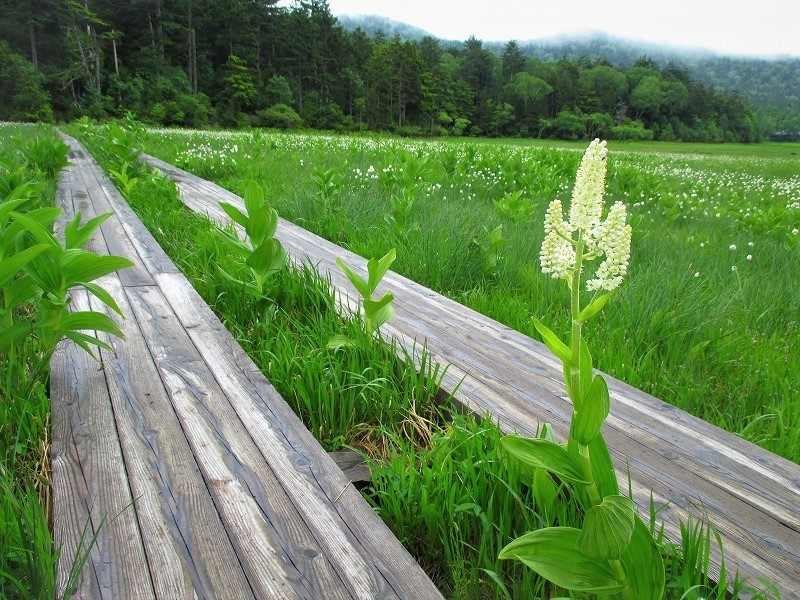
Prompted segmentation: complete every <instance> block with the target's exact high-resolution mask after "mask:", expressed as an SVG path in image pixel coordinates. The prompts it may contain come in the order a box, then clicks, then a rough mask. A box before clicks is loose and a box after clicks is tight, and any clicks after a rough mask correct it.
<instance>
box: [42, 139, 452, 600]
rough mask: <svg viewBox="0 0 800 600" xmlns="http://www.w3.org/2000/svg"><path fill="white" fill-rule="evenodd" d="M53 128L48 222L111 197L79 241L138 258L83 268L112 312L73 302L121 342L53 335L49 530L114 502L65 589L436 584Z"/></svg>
mask: <svg viewBox="0 0 800 600" xmlns="http://www.w3.org/2000/svg"><path fill="white" fill-rule="evenodd" d="M68 142H69V144H70V146H71V148H72V152H71V160H72V161H73V162H74V163H75V165H74V166H73V167H70V168H69V169H68V170H67V172H65V174H64V175H63V177H62V181H61V185H60V186H59V189H58V199H57V201H58V203H59V205H60V206H62V207H63V209H64V214H63V215H62V218H61V219H60V221H59V224H58V228H59V229H63V226H64V224H65V223H66V222H67V221H68V220H69V218H70V217H71V215H73V214H74V213H76V212H77V211H81V213H82V215H83V216H84V219H86V218H89V217H91V216H94V215H96V214H102V213H104V212H108V211H113V212H114V213H115V214H114V216H113V217H111V218H110V219H109V220H108V221H106V224H108V226H106V224H104V226H103V227H101V228H100V229H99V230H98V231H97V233H96V235H95V236H94V238H93V239H92V240H91V241H90V242H89V244H88V247H89V248H90V249H92V250H94V251H96V252H100V253H107V252H112V253H116V254H119V255H122V256H126V257H127V258H129V259H131V260H132V261H134V262H135V263H136V265H137V270H136V272H135V273H133V274H131V275H129V276H127V277H125V276H123V275H122V273H120V274H111V275H108V276H106V277H104V278H102V279H101V280H99V281H98V283H100V284H101V285H102V286H103V287H104V288H105V289H106V290H108V291H109V292H110V293H111V295H112V296H113V297H114V298H115V299H116V300H117V302H118V304H119V305H120V308H121V309H122V311H123V313H124V314H125V315H126V316H127V319H125V320H122V319H121V318H120V317H119V316H118V315H116V314H113V313H111V311H110V310H109V309H108V308H107V307H105V306H104V305H102V303H100V302H99V301H97V300H96V299H90V298H89V297H88V295H87V294H86V293H81V292H79V293H77V294H76V298H77V299H76V301H75V302H74V308H75V309H84V310H85V309H88V308H90V307H91V308H92V309H94V310H101V311H104V312H105V313H106V314H109V316H111V317H112V318H113V319H115V321H116V322H117V323H118V324H119V325H120V327H121V329H122V330H123V332H124V334H125V340H121V339H117V338H111V337H110V336H107V335H105V334H100V335H99V337H100V338H101V339H102V340H103V341H105V342H106V343H108V344H109V345H110V346H111V349H110V350H102V351H101V353H100V357H101V359H102V365H100V364H98V363H96V362H91V363H90V362H89V359H88V358H87V357H86V355H85V354H83V353H82V352H81V351H79V350H78V349H76V348H75V347H74V346H69V345H66V346H65V347H64V348H62V349H59V352H58V353H56V355H55V356H54V358H53V362H52V368H53V377H52V384H53V388H52V390H53V392H52V393H53V394H54V396H53V419H54V438H53V439H54V447H53V472H54V478H55V480H54V497H55V499H56V500H55V503H54V505H55V507H56V508H55V509H56V524H55V527H56V535H57V539H58V540H59V541H60V543H63V545H64V548H65V551H71V552H74V551H75V549H76V548H77V545H78V540H79V538H80V534H81V531H82V530H83V523H88V536H89V537H91V535H92V534H93V532H94V531H95V530H97V529H98V527H99V523H100V520H101V518H102V517H101V515H102V514H105V513H106V512H108V509H109V507H116V506H117V505H118V504H119V500H118V497H122V498H127V499H128V503H129V504H130V507H129V511H128V512H127V513H125V512H123V513H122V514H120V516H119V517H117V519H115V520H114V521H113V523H112V524H113V525H114V526H113V527H108V528H106V525H105V524H104V525H103V528H101V529H100V535H99V540H98V544H97V546H96V548H94V549H93V551H92V554H91V556H90V560H89V563H88V565H87V568H86V569H84V571H83V573H82V575H81V577H80V578H79V581H78V588H77V595H76V597H81V598H83V597H86V598H107V597H114V598H176V599H177V598H237V599H239V598H243V599H246V598H253V597H254V598H265V599H266V598H310V599H313V598H323V597H324V598H334V599H336V598H364V599H366V598H409V599H411V598H440V597H441V595H440V594H439V592H438V590H436V588H435V587H434V586H433V584H432V583H431V581H430V580H429V579H428V578H427V577H426V576H425V574H424V572H423V571H422V570H421V569H420V568H419V566H418V565H417V564H416V563H415V562H414V561H413V559H412V558H411V556H410V555H409V554H408V552H407V551H406V550H405V549H404V548H403V547H402V545H401V544H400V543H399V542H398V541H397V539H396V538H394V536H393V535H392V534H391V532H390V531H389V530H388V528H386V526H385V525H384V524H383V523H382V522H381V521H380V519H379V518H378V517H377V515H375V513H374V511H373V510H372V509H371V508H370V506H369V505H368V504H367V503H366V502H365V501H364V499H363V498H362V497H361V495H360V494H359V493H358V492H357V491H356V490H355V489H354V488H353V486H352V485H350V482H349V480H348V479H346V478H345V476H344V475H343V474H342V472H341V470H340V469H338V468H337V467H336V465H335V463H334V462H333V461H332V460H331V459H330V458H329V457H328V455H327V454H326V453H325V452H324V450H323V449H322V448H321V447H320V446H319V444H318V443H317V442H316V441H315V440H314V439H313V437H312V436H311V434H310V433H308V431H307V430H305V428H304V427H303V425H302V423H300V421H299V419H297V417H296V416H295V415H294V414H293V413H292V412H291V410H290V409H289V407H288V405H287V404H286V403H285V402H284V401H283V399H282V398H280V396H279V395H278V394H277V393H276V392H275V390H274V389H273V388H272V387H271V386H270V385H269V383H268V382H267V381H266V380H265V379H264V377H263V376H262V375H261V374H260V373H257V372H256V369H255V366H254V365H253V364H252V362H250V361H249V359H247V357H246V356H245V355H244V353H243V351H242V350H241V348H240V347H239V346H238V344H236V342H235V341H234V340H233V338H232V337H231V336H230V334H229V333H228V332H227V331H226V330H225V329H224V327H223V326H222V325H221V323H219V321H218V320H217V319H216V317H214V315H213V313H212V312H211V310H210V309H209V308H208V306H207V305H205V304H204V303H203V302H202V300H201V299H200V298H199V296H197V294H196V293H195V292H194V290H193V289H192V288H191V285H190V284H189V282H188V281H186V279H185V278H184V277H183V276H182V275H179V274H178V271H177V269H176V268H175V266H174V265H173V264H172V263H171V261H170V260H169V259H168V257H167V256H166V254H164V252H163V250H162V249H161V248H160V247H158V244H156V243H155V240H154V239H153V238H152V236H151V235H150V234H149V232H147V231H146V229H145V228H144V227H143V225H142V224H141V222H140V221H139V220H138V218H136V216H135V214H134V213H133V212H132V211H131V210H130V208H129V207H128V206H127V204H126V203H125V202H124V200H123V199H122V198H121V196H120V195H119V194H118V192H116V190H114V189H113V186H111V184H110V182H109V181H108V179H107V178H105V176H104V175H103V174H102V171H100V169H99V167H98V166H97V164H96V163H95V162H94V161H93V160H92V159H91V157H90V156H89V155H88V154H87V153H86V152H85V151H84V150H83V149H82V147H81V146H80V144H78V143H77V142H76V141H75V140H71V139H70V140H68ZM181 310H183V311H185V314H182V315H181V314H176V311H177V312H179V311H181ZM206 342H209V343H210V345H209V346H204V345H203V344H204V343H206ZM221 355H222V356H221ZM92 367H93V368H92ZM87 398H90V399H91V401H90V402H87ZM90 408H91V410H90ZM87 410H88V411H89V414H90V416H91V418H88V419H87V418H86V415H85V414H84V413H86V411H87ZM95 413H97V415H95ZM94 438H98V439H97V440H95V439H94ZM89 442H91V443H89ZM97 447H99V448H100V450H101V453H100V454H96V453H94V454H93V450H94V449H95V448H97ZM112 480H113V481H114V482H115V485H111V484H110V483H109V481H112ZM102 511H105V512H102ZM123 517H124V518H123ZM125 541H127V543H128V545H129V546H130V548H127V547H125V546H124V545H123V542H125ZM64 564H65V563H62V564H61V565H59V572H58V573H57V577H58V581H59V589H60V590H63V589H64V585H65V583H66V579H67V577H68V570H67V569H66V568H65V567H64ZM129 569H131V572H130V573H128V572H127V571H128V570H129Z"/></svg>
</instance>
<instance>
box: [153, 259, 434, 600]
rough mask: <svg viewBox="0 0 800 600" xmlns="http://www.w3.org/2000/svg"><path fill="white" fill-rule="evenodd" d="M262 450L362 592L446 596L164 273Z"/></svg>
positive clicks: (161, 279)
mask: <svg viewBox="0 0 800 600" xmlns="http://www.w3.org/2000/svg"><path fill="white" fill-rule="evenodd" d="M156 279H157V281H158V283H159V286H160V287H161V289H162V291H163V293H164V296H165V297H166V298H167V299H168V301H169V303H170V304H171V305H172V307H173V308H174V310H175V312H176V314H177V315H178V317H179V318H180V319H181V322H182V325H183V327H184V328H185V329H186V331H187V332H188V333H189V335H190V336H191V338H192V340H193V341H194V343H195V346H196V347H197V348H198V350H199V351H200V352H201V354H202V355H203V358H204V360H205V361H206V362H207V364H208V365H209V367H210V368H211V370H212V372H213V373H214V376H215V378H216V379H217V381H218V382H219V384H220V387H221V388H222V389H223V390H224V391H225V394H226V395H227V396H228V397H229V398H230V400H231V405H232V406H233V408H234V409H235V410H236V412H237V414H238V415H239V418H240V419H241V421H242V423H244V425H245V426H246V427H247V429H248V431H249V432H250V435H251V436H252V438H253V440H254V441H255V443H256V444H257V446H258V448H259V450H260V451H261V454H262V455H263V456H264V458H265V460H266V461H267V463H268V464H269V465H270V467H271V468H272V471H273V472H274V473H275V475H276V477H277V478H278V479H279V480H280V482H281V485H282V486H283V488H284V490H286V493H287V494H288V495H290V496H291V497H292V500H293V503H294V505H295V506H296V507H297V509H298V511H299V512H300V513H301V514H302V515H303V517H304V519H305V521H306V523H307V524H308V525H309V527H310V528H311V530H312V532H313V534H314V537H315V538H316V539H317V542H318V543H319V544H320V546H321V547H322V548H324V551H325V553H326V555H327V556H328V558H329V559H330V560H331V562H332V564H333V565H334V568H335V569H336V570H337V572H338V573H339V574H340V577H341V579H342V580H343V581H344V583H345V585H347V586H348V588H349V590H350V593H351V594H352V595H353V597H356V598H372V597H394V596H399V597H402V598H440V597H441V595H440V594H439V592H438V590H436V588H435V587H434V586H433V584H432V583H431V581H430V580H429V579H428V578H427V576H426V575H425V574H424V572H423V571H422V569H420V567H419V565H418V564H417V563H416V562H415V561H414V560H413V558H412V557H411V556H410V555H409V554H408V552H407V551H406V550H405V548H403V546H402V545H401V544H400V543H399V542H398V541H397V539H396V538H395V537H394V536H393V534H392V533H391V532H390V531H389V529H388V528H387V527H386V525H385V524H384V523H383V522H382V521H381V520H380V518H378V516H377V515H376V514H375V512H374V511H373V510H372V509H371V508H370V507H369V505H368V504H367V503H366V501H365V500H364V499H363V497H362V496H361V494H360V493H359V492H358V491H357V490H356V489H355V488H354V487H353V486H352V485H351V484H350V482H349V480H347V479H346V478H345V477H344V475H343V474H342V472H341V470H339V469H338V468H336V466H335V464H334V463H333V461H332V460H331V458H330V457H329V456H328V455H327V453H326V452H325V451H324V450H323V449H322V448H321V447H320V446H319V444H318V443H317V442H316V440H314V438H313V437H312V436H311V434H310V433H309V432H308V430H307V429H306V428H305V426H304V425H303V424H302V422H300V420H299V419H298V418H297V416H296V415H295V414H294V413H293V412H292V411H291V409H290V408H289V406H288V405H287V404H286V402H285V401H284V400H283V399H282V398H281V397H280V396H279V395H278V394H277V392H275V390H274V389H273V388H272V386H270V385H269V383H268V382H267V381H266V379H264V377H263V376H262V375H261V374H260V373H259V372H258V369H257V367H256V366H255V364H253V362H252V360H250V358H249V357H248V356H247V355H246V354H245V353H244V352H243V351H242V350H241V347H240V346H239V345H238V344H237V343H236V342H235V341H234V340H233V338H232V337H231V336H230V334H229V333H228V332H227V330H226V329H225V328H224V326H223V325H222V324H221V323H220V322H219V320H218V319H217V318H216V317H215V316H214V314H213V312H212V311H211V310H210V309H209V308H208V306H207V305H206V304H205V303H203V302H202V301H201V300H200V298H199V296H198V295H197V293H196V292H195V291H194V289H193V288H192V287H191V285H190V284H189V282H188V281H186V279H185V278H184V277H183V276H176V275H171V274H164V275H159V276H157V277H156Z"/></svg>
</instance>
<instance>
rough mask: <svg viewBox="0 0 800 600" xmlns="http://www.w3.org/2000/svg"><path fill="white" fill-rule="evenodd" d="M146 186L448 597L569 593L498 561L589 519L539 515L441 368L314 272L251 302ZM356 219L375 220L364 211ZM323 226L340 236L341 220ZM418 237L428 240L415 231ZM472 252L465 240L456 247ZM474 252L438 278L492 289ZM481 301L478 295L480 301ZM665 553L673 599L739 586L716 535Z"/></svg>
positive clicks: (165, 229)
mask: <svg viewBox="0 0 800 600" xmlns="http://www.w3.org/2000/svg"><path fill="white" fill-rule="evenodd" d="M139 177H140V183H139V184H137V186H135V187H134V188H133V191H132V194H131V203H132V205H133V206H134V209H135V210H136V211H137V212H138V213H139V215H140V216H141V217H142V218H143V220H144V221H145V224H146V225H147V226H148V228H149V229H150V230H151V231H153V233H154V234H155V235H156V237H157V239H158V240H159V243H161V244H162V246H163V247H164V248H165V249H166V250H167V252H168V253H169V254H170V256H171V257H172V259H173V260H174V261H175V262H176V264H178V266H179V267H180V268H181V269H182V270H183V271H184V272H185V273H186V274H187V276H188V277H189V279H190V280H191V281H192V282H193V283H194V285H195V287H196V288H197V289H198V291H199V292H200V293H201V295H202V296H203V297H204V298H205V299H206V301H207V302H209V304H210V305H211V306H212V307H213V308H214V310H215V311H217V313H218V314H219V315H220V317H221V318H222V319H223V321H224V322H225V324H226V326H227V327H228V328H229V329H230V330H231V331H232V332H233V333H234V335H235V336H236V337H237V338H238V339H239V340H240V342H241V343H242V345H243V347H244V348H245V349H246V351H247V352H248V353H249V354H250V355H251V356H252V357H253V358H254V360H255V361H256V363H257V364H258V365H259V367H260V368H261V369H262V370H263V372H264V373H265V374H266V375H267V377H269V379H270V380H271V382H272V383H273V385H275V386H276V388H277V389H278V391H279V392H280V393H281V394H282V395H283V396H284V398H286V399H287V400H288V401H289V403H290V404H291V405H292V407H293V409H294V410H295V411H296V412H297V413H298V414H299V415H300V416H301V418H302V419H303V421H304V422H305V423H306V425H307V426H308V427H309V429H310V430H311V431H312V432H313V433H314V435H315V436H316V437H317V438H318V439H319V440H320V442H321V443H322V444H323V446H324V447H325V448H327V449H329V450H331V449H336V448H339V447H341V446H343V445H344V446H350V447H355V448H358V449H360V450H361V451H362V452H364V453H365V454H366V455H367V456H368V457H370V464H371V468H372V471H373V479H372V481H371V483H370V485H369V487H368V488H365V490H364V494H365V495H366V496H367V498H368V500H369V501H370V502H372V503H373V505H374V506H375V508H376V510H377V511H378V512H379V514H380V515H381V516H382V517H383V518H384V520H385V521H386V522H387V523H388V524H389V526H390V527H391V528H392V530H393V531H394V532H395V534H396V535H397V536H398V537H399V538H400V539H401V541H403V542H404V543H405V544H406V546H407V547H408V548H409V550H410V551H411V552H412V554H413V555H414V556H415V558H416V559H417V560H418V561H419V562H420V564H421V565H422V566H423V567H424V568H425V569H426V571H427V572H428V574H429V575H430V576H431V577H432V578H433V580H434V582H435V583H436V584H437V585H438V586H439V588H440V589H441V590H442V592H443V593H444V594H445V596H446V597H448V598H463V599H467V598H505V597H507V596H506V595H505V594H506V593H508V594H510V595H511V596H512V597H520V598H545V597H552V596H553V595H559V594H563V592H561V591H559V590H556V589H553V588H551V587H549V586H548V585H547V584H545V583H544V582H543V581H542V580H541V579H539V578H538V577H536V576H535V575H534V574H533V573H532V572H531V571H530V570H528V569H526V568H524V567H522V566H521V565H520V564H518V563H516V562H514V561H498V560H497V555H498V552H499V550H500V548H502V547H503V546H504V545H505V544H507V543H508V542H509V541H510V540H511V539H514V538H515V537H517V536H519V535H521V534H522V533H524V532H526V531H530V530H533V529H536V528H539V527H542V526H545V525H549V524H553V523H557V524H561V525H570V524H571V525H578V524H579V523H580V522H581V520H582V515H581V514H579V512H578V511H577V509H576V508H575V503H573V502H572V501H571V500H570V499H569V498H568V497H566V496H565V495H564V492H561V500H560V501H559V502H557V503H556V505H555V509H554V510H553V511H552V514H549V513H544V512H543V511H542V510H541V508H540V507H538V506H537V504H536V499H535V498H534V497H533V496H532V493H531V489H530V488H529V487H528V485H527V484H526V482H525V480H524V477H523V476H522V475H521V474H520V472H519V469H517V468H515V467H514V466H513V465H510V464H509V463H508V461H507V459H505V458H504V457H503V455H502V454H501V453H500V449H499V443H498V442H499V438H500V432H499V430H498V429H497V427H496V426H495V425H494V424H493V423H492V422H491V420H488V419H487V420H479V419H476V418H474V417H473V416H471V415H463V414H459V413H451V412H450V410H449V409H450V405H449V403H448V401H447V400H446V399H443V398H442V397H441V395H440V393H439V389H438V385H437V379H438V376H439V374H440V370H439V368H438V367H437V366H436V365H432V364H430V363H425V364H424V368H423V371H422V372H421V373H418V372H417V370H416V369H415V368H413V367H408V366H406V364H404V363H403V362H402V361H397V360H396V351H397V349H396V348H395V347H392V346H387V345H384V344H368V343H366V340H364V339H363V330H362V328H361V327H359V326H358V325H357V324H355V323H353V322H352V321H348V320H346V319H345V320H343V319H342V318H341V317H340V316H339V315H338V314H337V313H336V311H335V310H334V308H335V307H334V302H333V298H332V296H331V294H330V292H329V289H328V287H329V286H328V283H327V282H326V281H325V280H324V279H322V278H321V277H320V276H319V274H318V273H316V272H315V270H314V269H313V268H311V267H306V268H303V269H290V270H289V271H287V272H285V273H283V274H281V275H280V276H279V282H278V286H277V289H278V290H279V292H278V293H277V294H276V295H275V297H274V298H275V303H274V305H272V306H267V305H264V304H263V303H262V304H261V305H256V304H254V303H252V302H250V301H248V300H246V299H245V296H244V294H242V293H241V291H240V290H237V289H235V287H232V284H231V283H230V281H229V280H228V279H226V278H225V277H222V276H220V274H219V268H220V267H221V268H223V269H225V270H226V271H229V272H234V271H235V269H236V266H235V265H234V264H233V263H232V262H231V259H230V256H229V253H228V252H227V251H226V247H225V246H224V244H222V243H221V241H220V237H219V234H217V233H216V230H215V228H214V227H213V226H212V225H211V224H210V223H209V222H208V221H207V220H206V219H205V218H203V217H200V216H198V215H195V214H192V213H189V212H187V211H186V210H185V209H184V208H183V206H182V205H181V204H180V203H179V202H178V201H177V199H176V192H175V188H174V186H173V185H172V184H171V183H169V182H166V181H165V180H163V179H160V178H151V177H148V176H147V175H145V174H144V173H139ZM365 200H366V198H365ZM319 202H320V200H316V201H312V200H308V199H305V200H302V201H299V202H298V205H299V207H300V208H299V209H300V210H302V211H305V212H304V214H305V216H306V218H309V219H311V218H316V217H317V216H319V215H315V213H314V206H315V203H316V204H318V203H319ZM331 208H332V209H336V208H338V209H339V210H342V211H343V210H344V209H345V205H338V200H337V199H335V198H334V199H331ZM380 214H381V213H376V214H375V215H373V216H379V215H380ZM352 215H353V216H362V218H364V219H365V220H368V219H369V216H366V217H364V216H363V214H362V213H361V212H360V211H352ZM321 217H322V218H327V223H328V226H330V227H332V228H334V229H336V228H337V227H338V225H339V220H337V219H333V218H330V216H326V215H321ZM342 234H343V232H341V231H338V232H337V235H342ZM410 235H421V233H420V232H419V231H418V230H416V229H414V232H413V233H412V234H410ZM413 239H415V238H412V239H411V240H406V241H405V242H404V244H407V245H411V244H412V243H413ZM420 239H424V236H423V237H420ZM395 241H403V240H395ZM461 243H463V240H461V237H460V236H459V237H455V236H454V238H453V244H461ZM403 247H406V246H403ZM467 247H468V248H469V255H470V257H471V258H469V259H467V260H465V262H464V263H463V265H462V264H460V263H459V264H458V265H455V266H453V267H452V269H451V271H450V272H449V273H447V274H445V275H442V274H441V273H439V276H440V277H441V279H440V281H442V282H444V281H446V280H447V279H446V278H447V277H448V276H452V275H456V274H458V273H459V272H460V271H466V272H467V274H468V275H470V276H476V277H481V280H482V281H483V282H484V284H485V285H486V286H487V287H491V285H492V284H493V282H494V281H495V280H496V275H495V274H488V275H487V274H486V273H485V272H484V266H480V267H475V264H476V263H479V264H480V265H484V264H485V263H484V262H483V257H482V255H481V254H480V253H481V250H480V249H479V248H478V247H477V245H475V244H472V242H471V241H468V242H467ZM431 248H432V249H433V247H431ZM431 273H432V274H433V273H435V271H432V272H431ZM462 274H463V273H462ZM467 280H468V278H466V276H465V281H467ZM480 292H481V288H476V287H473V288H470V294H471V295H473V296H475V297H477V296H478V295H479V294H480ZM473 300H475V298H473ZM557 301H558V298H557V297H555V296H554V297H553V302H557ZM510 312H513V311H510ZM336 333H345V334H347V335H348V336H350V337H351V338H354V339H356V340H359V339H360V340H361V343H360V344H359V348H358V349H357V350H354V349H349V350H344V351H338V352H335V353H334V352H332V351H331V350H328V349H327V348H326V343H327V341H328V339H329V338H330V336H331V335H333V334H336ZM359 336H361V337H359ZM408 362H410V361H408V359H406V363H408ZM654 510H655V509H654ZM654 523H655V521H654ZM654 527H655V525H654ZM654 533H656V534H657V532H656V531H654ZM659 541H660V543H661V544H662V548H663V553H664V556H665V558H666V564H667V565H668V575H667V581H668V582H669V583H670V587H669V591H668V596H667V597H668V598H675V599H677V598H682V597H683V598H700V597H719V598H722V597H724V595H725V587H726V582H727V580H726V579H723V580H722V583H721V584H715V583H714V582H711V581H709V580H708V577H707V576H706V572H707V566H708V564H707V561H708V552H709V550H710V548H711V547H712V545H714V544H716V542H717V540H716V539H715V537H714V534H713V530H711V529H706V528H703V527H697V526H695V527H689V526H687V529H686V531H685V535H684V539H683V540H681V544H680V545H673V544H671V543H669V542H668V541H667V540H664V539H663V538H660V537H659ZM732 587H733V590H734V597H738V595H739V593H740V591H741V590H742V589H743V584H742V583H741V582H739V581H738V580H736V581H734V582H733V585H732ZM504 589H507V592H506V591H504Z"/></svg>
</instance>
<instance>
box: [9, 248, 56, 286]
mask: <svg viewBox="0 0 800 600" xmlns="http://www.w3.org/2000/svg"><path fill="white" fill-rule="evenodd" d="M48 249H49V246H48V245H46V244H38V245H36V246H31V247H30V248H27V249H25V250H23V251H22V252H19V253H18V254H14V255H13V256H10V257H8V258H5V259H3V260H2V262H0V286H3V285H5V284H6V283H7V282H8V281H9V280H10V279H11V278H13V277H14V276H15V275H16V274H17V273H19V272H20V271H21V270H22V268H23V267H24V266H25V265H27V264H28V263H29V262H31V261H32V260H33V259H34V258H36V257H37V256H39V255H40V254H41V253H42V252H44V251H45V250H48Z"/></svg>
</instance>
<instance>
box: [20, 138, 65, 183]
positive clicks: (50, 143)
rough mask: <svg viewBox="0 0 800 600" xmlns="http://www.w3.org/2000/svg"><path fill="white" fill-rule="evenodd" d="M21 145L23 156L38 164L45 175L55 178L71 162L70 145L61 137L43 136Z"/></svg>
mask: <svg viewBox="0 0 800 600" xmlns="http://www.w3.org/2000/svg"><path fill="white" fill-rule="evenodd" d="M20 145H21V150H22V154H23V156H24V157H25V158H26V159H27V160H28V161H29V162H30V163H32V164H34V165H36V167H37V168H38V169H39V170H41V171H42V173H43V174H44V175H45V177H48V178H54V177H55V176H56V174H57V173H58V172H59V171H60V170H61V169H63V168H64V167H66V166H67V165H68V164H69V161H68V160H67V155H68V154H69V147H68V146H67V145H66V144H65V143H64V142H63V140H61V139H59V138H53V137H49V136H48V137H41V138H37V139H35V140H32V141H30V142H28V143H27V144H20Z"/></svg>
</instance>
